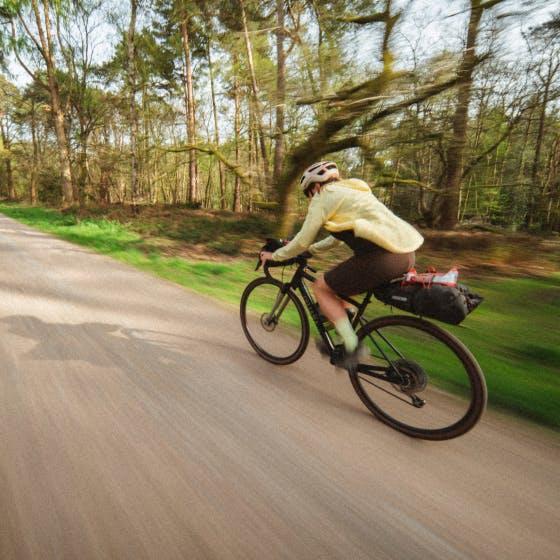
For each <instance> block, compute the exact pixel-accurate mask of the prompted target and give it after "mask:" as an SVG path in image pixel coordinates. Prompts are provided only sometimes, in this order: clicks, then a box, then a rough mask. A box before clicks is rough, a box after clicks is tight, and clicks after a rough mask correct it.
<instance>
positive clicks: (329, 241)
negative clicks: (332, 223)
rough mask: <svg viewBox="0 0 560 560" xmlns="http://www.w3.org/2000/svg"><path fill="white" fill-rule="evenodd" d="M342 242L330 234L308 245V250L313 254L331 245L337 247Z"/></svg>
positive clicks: (325, 249) (330, 247)
mask: <svg viewBox="0 0 560 560" xmlns="http://www.w3.org/2000/svg"><path fill="white" fill-rule="evenodd" d="M342 244H343V242H342V241H340V239H337V238H336V237H333V236H332V235H329V236H327V237H325V239H321V241H317V243H313V245H311V246H310V247H309V252H310V253H311V254H313V255H315V254H316V253H322V252H323V251H327V250H328V249H332V248H333V247H338V246H339V245H342Z"/></svg>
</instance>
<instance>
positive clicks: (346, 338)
mask: <svg viewBox="0 0 560 560" xmlns="http://www.w3.org/2000/svg"><path fill="white" fill-rule="evenodd" d="M334 328H335V329H336V332H337V333H338V334H339V335H340V337H341V338H342V342H343V343H344V348H345V349H346V351H347V352H354V350H356V348H357V347H358V337H357V335H356V333H355V332H354V329H353V328H352V323H350V319H348V317H346V316H345V317H342V318H341V319H339V320H338V321H336V322H335V324H334Z"/></svg>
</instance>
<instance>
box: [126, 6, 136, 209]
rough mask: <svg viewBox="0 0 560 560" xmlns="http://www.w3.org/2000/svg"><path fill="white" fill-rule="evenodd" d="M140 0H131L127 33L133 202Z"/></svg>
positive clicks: (134, 193) (134, 192)
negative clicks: (137, 21)
mask: <svg viewBox="0 0 560 560" xmlns="http://www.w3.org/2000/svg"><path fill="white" fill-rule="evenodd" d="M137 11H138V0H130V23H129V26H128V34H127V62H128V87H129V95H130V100H129V110H130V193H131V196H132V204H133V206H134V205H136V202H137V200H138V153H137V152H138V149H137V145H136V142H137V137H138V115H137V113H136V60H135V58H136V48H135V44H134V38H135V34H136V14H137Z"/></svg>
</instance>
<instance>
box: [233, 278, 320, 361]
mask: <svg viewBox="0 0 560 560" xmlns="http://www.w3.org/2000/svg"><path fill="white" fill-rule="evenodd" d="M267 284H268V285H270V286H274V287H275V288H277V289H278V290H279V289H280V288H281V287H282V286H283V284H282V282H280V281H278V280H276V279H275V278H267V277H264V276H263V277H261V278H256V279H255V280H253V281H252V282H250V283H249V284H248V285H247V287H246V288H245V290H244V291H243V295H242V296H241V304H240V318H241V327H242V328H243V332H244V334H245V336H246V337H247V340H248V341H249V344H250V345H251V346H252V347H253V349H254V350H255V352H256V353H257V354H258V355H259V356H260V357H261V358H263V359H265V360H266V361H268V362H270V363H272V364H276V365H288V364H292V363H293V362H295V361H297V360H299V358H301V356H303V354H304V352H305V350H306V349H307V345H308V344H309V320H308V318H307V313H306V312H305V309H304V307H303V304H302V303H301V300H300V299H299V298H298V297H297V296H296V294H295V293H294V292H293V291H292V290H289V291H288V292H286V295H287V297H288V298H289V299H290V301H291V303H293V305H294V307H295V309H296V311H297V313H298V316H299V321H300V326H301V331H300V335H299V336H300V338H299V343H298V345H297V347H296V349H295V351H294V352H293V353H290V354H288V355H287V356H278V355H274V354H273V353H271V352H269V351H267V350H266V349H265V348H263V347H262V346H261V345H260V344H259V343H258V342H257V341H256V340H255V338H254V337H253V336H252V335H251V332H250V329H249V327H248V324H247V321H248V316H247V304H248V302H249V301H250V298H251V294H252V293H253V292H254V291H255V290H256V289H257V288H259V287H261V286H264V285H267Z"/></svg>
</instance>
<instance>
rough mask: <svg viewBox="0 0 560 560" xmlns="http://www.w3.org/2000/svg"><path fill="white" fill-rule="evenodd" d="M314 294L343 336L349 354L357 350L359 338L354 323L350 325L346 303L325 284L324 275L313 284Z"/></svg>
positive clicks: (325, 313)
mask: <svg viewBox="0 0 560 560" xmlns="http://www.w3.org/2000/svg"><path fill="white" fill-rule="evenodd" d="M313 293H314V294H315V298H316V299H317V303H318V304H319V307H320V308H321V311H322V312H323V313H324V315H326V317H327V319H329V320H330V321H331V322H332V323H333V325H334V327H335V329H336V331H337V332H338V334H339V335H340V336H341V338H342V342H343V343H344V348H345V349H346V350H347V351H348V352H353V351H354V350H356V348H357V346H358V337H357V335H356V333H355V331H354V328H353V327H352V323H350V319H348V315H347V314H346V307H345V305H344V302H343V301H342V300H341V299H340V298H339V297H338V296H337V295H336V294H335V292H333V290H331V288H330V287H329V285H328V284H327V283H326V282H325V278H324V276H323V275H321V276H319V277H318V278H317V280H316V281H315V282H313Z"/></svg>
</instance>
